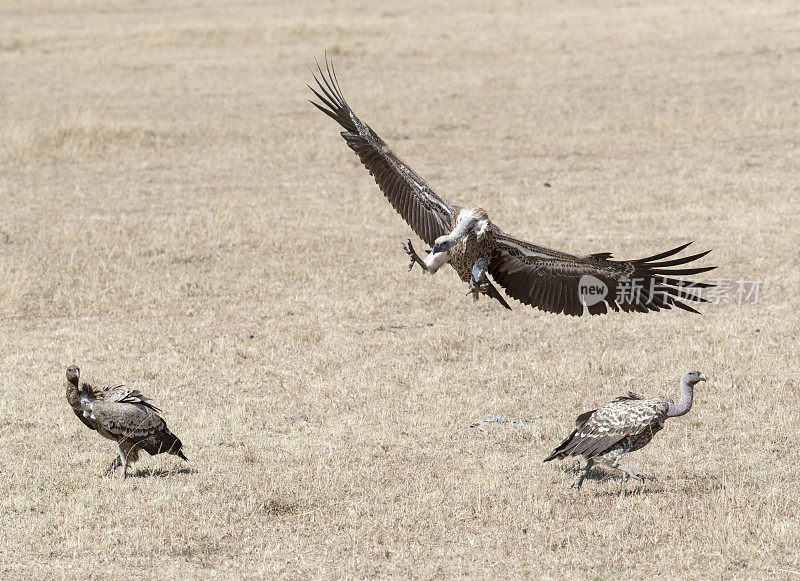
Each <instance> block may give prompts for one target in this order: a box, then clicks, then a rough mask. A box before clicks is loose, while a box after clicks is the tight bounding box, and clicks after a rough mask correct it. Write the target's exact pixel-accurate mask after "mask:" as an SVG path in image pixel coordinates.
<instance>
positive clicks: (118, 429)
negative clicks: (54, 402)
mask: <svg viewBox="0 0 800 581" xmlns="http://www.w3.org/2000/svg"><path fill="white" fill-rule="evenodd" d="M80 377H81V370H80V369H79V368H78V366H76V365H72V366H71V367H68V368H67V401H68V402H69V405H70V406H71V407H72V411H73V412H75V415H76V416H78V419H79V420H80V421H82V422H83V423H84V424H85V425H86V427H88V428H89V429H91V430H97V432H98V433H99V434H100V435H101V436H103V437H104V438H108V439H109V440H114V441H115V442H117V446H118V447H119V456H116V457H115V458H114V460H113V461H112V462H111V465H110V466H109V467H108V469H107V470H106V471H105V474H110V473H111V472H113V471H114V470H115V469H116V468H118V467H119V466H120V465H121V466H122V476H123V478H127V476H128V466H129V465H130V464H133V463H134V462H136V460H138V459H139V450H144V451H145V452H147V453H148V454H150V455H151V456H154V455H156V454H161V453H162V452H168V453H169V454H174V455H175V456H178V457H179V458H181V459H183V460H186V456H184V455H183V451H182V447H183V444H181V441H180V440H179V439H178V437H177V436H176V435H175V434H173V433H172V432H170V431H169V428H167V424H166V422H164V420H163V419H162V418H161V416H160V415H159V412H160V411H161V410H159V409H158V408H157V407H155V406H154V405H153V404H151V403H150V402H149V401H148V399H147V398H146V397H145V396H143V395H142V394H141V393H139V391H138V390H135V389H130V388H128V387H126V386H124V385H117V386H116V387H103V388H102V389H95V388H94V387H92V386H91V385H89V384H88V383H86V382H81V381H80Z"/></svg>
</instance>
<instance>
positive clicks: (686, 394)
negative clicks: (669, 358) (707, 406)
mask: <svg viewBox="0 0 800 581" xmlns="http://www.w3.org/2000/svg"><path fill="white" fill-rule="evenodd" d="M705 380H706V378H705V376H704V375H703V374H702V373H700V372H699V371H687V372H686V373H684V374H683V378H681V400H680V402H678V403H677V404H675V403H672V402H671V401H670V400H668V399H663V398H660V397H653V398H649V399H648V398H645V397H644V396H643V395H639V394H638V393H633V392H628V395H623V396H621V397H618V398H617V399H615V400H614V401H612V402H610V403H607V404H606V405H604V406H602V407H600V408H597V409H596V410H591V411H588V412H586V413H583V414H581V415H579V416H578V419H577V420H575V429H574V430H572V433H571V434H570V435H569V436H567V438H566V439H565V440H564V441H563V442H561V443H560V444H559V445H558V447H557V448H556V449H555V450H553V451H552V452H551V453H550V455H549V456H548V457H547V458H545V459H544V461H545V462H549V461H550V460H555V459H558V460H562V459H564V458H566V457H567V456H583V457H584V458H586V467H585V468H583V470H581V471H580V473H579V474H578V477H577V478H576V479H575V481H574V482H573V483H572V486H571V488H577V489H578V490H580V487H581V484H583V479H584V478H586V474H588V472H589V469H590V468H591V467H592V465H593V464H594V463H595V462H596V463H599V464H601V465H603V466H607V467H608V468H614V469H616V470H619V471H620V472H622V473H623V474H625V477H626V478H628V477H633V478H638V479H640V480H642V481H643V482H644V478H645V477H644V476H643V475H642V474H640V473H639V472H637V471H636V470H633V469H631V468H628V467H627V466H622V465H621V464H620V463H619V461H620V460H621V459H622V457H623V456H624V455H625V454H627V453H628V452H634V451H636V450H640V449H641V448H644V447H645V446H646V445H647V444H648V443H649V442H650V440H651V439H652V438H653V436H654V435H655V434H656V432H658V431H659V430H660V429H661V428H663V427H664V422H665V421H666V419H667V418H674V417H677V416H682V415H684V414H687V413H689V410H690V409H692V402H693V401H694V386H695V385H696V384H697V383H698V382H700V381H705Z"/></svg>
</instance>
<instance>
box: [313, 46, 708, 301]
mask: <svg viewBox="0 0 800 581" xmlns="http://www.w3.org/2000/svg"><path fill="white" fill-rule="evenodd" d="M317 69H318V70H319V75H320V78H317V77H316V76H315V77H314V80H315V81H316V83H317V87H318V88H319V90H317V89H316V88H314V87H311V86H309V88H310V89H311V91H312V92H313V93H314V94H315V95H316V97H317V98H318V99H319V101H320V102H321V103H316V102H314V101H311V103H312V104H313V105H314V106H315V107H317V108H318V109H319V110H320V111H322V112H323V113H325V114H326V115H328V116H329V117H331V118H333V119H334V120H335V121H336V122H337V123H339V125H341V126H342V127H343V128H344V129H345V131H343V132H342V134H341V135H342V137H344V139H345V141H346V142H347V145H348V146H350V148H351V149H352V150H353V151H355V153H356V154H357V155H358V157H359V158H360V159H361V163H362V164H364V166H365V167H366V169H367V170H368V171H369V173H370V174H371V175H372V176H373V177H374V178H375V181H376V182H377V184H378V187H379V188H380V189H381V191H382V192H383V194H384V195H385V196H386V198H387V199H388V200H389V202H390V203H391V204H392V206H393V207H394V209H395V210H397V212H398V213H399V214H400V215H401V216H402V217H403V219H404V220H405V221H406V222H407V223H408V224H409V226H411V228H412V229H413V230H414V232H416V233H417V235H418V236H419V237H420V238H422V240H424V241H425V242H426V243H427V244H429V245H430V246H431V247H432V250H431V251H430V252H429V254H428V256H427V257H426V258H425V259H422V258H420V256H419V255H418V254H417V253H416V251H415V250H414V248H413V246H412V245H411V240H409V241H408V244H407V245H404V248H405V250H406V252H407V253H408V255H409V256H410V257H411V263H410V266H409V268H412V267H413V266H414V264H419V265H420V267H422V269H423V271H427V272H430V273H435V272H436V271H437V270H438V269H439V268H441V267H442V266H443V265H445V264H447V263H449V264H450V265H451V266H452V267H453V268H454V269H455V270H456V272H457V273H458V275H459V277H460V278H461V280H463V281H464V282H467V283H469V292H468V294H469V293H471V294H472V296H473V298H474V299H475V300H477V299H478V296H479V295H480V294H484V295H487V296H489V297H492V298H494V299H496V300H497V301H499V302H500V303H501V304H502V305H503V306H504V307H506V308H511V307H509V305H508V302H506V300H505V298H504V297H503V295H502V294H500V292H499V291H498V290H497V288H496V287H495V286H494V285H493V284H492V282H491V280H490V279H489V276H491V278H492V279H493V280H494V282H495V283H497V284H498V285H500V286H501V287H503V288H504V289H505V292H506V294H507V295H508V296H509V297H511V298H513V299H516V300H518V301H520V302H521V303H523V304H526V305H531V306H533V307H536V308H538V309H541V310H543V311H548V312H551V313H564V314H567V315H574V316H579V315H582V314H583V313H584V312H586V311H588V312H589V313H590V314H592V315H597V314H601V313H606V312H608V310H613V311H619V310H622V311H626V312H631V311H633V312H642V313H646V312H649V311H659V310H661V309H670V308H671V307H673V306H674V307H679V308H681V309H684V310H686V311H690V312H693V313H696V312H697V311H696V310H695V309H694V308H693V307H692V306H690V305H689V303H692V302H694V303H699V302H706V301H705V299H703V298H702V296H701V292H702V289H703V288H708V287H709V286H713V285H711V284H709V283H703V282H699V281H693V280H687V279H684V278H678V277H683V276H688V275H694V274H699V273H702V272H707V271H709V270H712V269H713V268H714V267H713V266H705V267H686V266H685V265H686V264H688V263H690V262H693V261H695V260H697V259H699V258H702V257H703V256H705V255H706V254H708V252H710V251H706V252H701V253H699V254H693V255H691V256H683V257H677V258H676V257H675V256H676V255H677V254H678V253H680V252H681V251H682V250H684V249H685V248H686V247H687V246H689V244H691V242H688V243H686V244H682V245H680V246H678V247H677V248H673V249H671V250H667V251H665V252H660V253H658V254H654V255H653V256H649V257H647V258H640V259H638V260H627V261H618V260H611V253H610V252H599V253H595V254H589V255H586V256H578V255H573V254H568V253H566V252H561V251H559V250H554V249H552V248H547V247H545V246H539V245H537V244H533V243H531V242H527V241H525V240H522V239H520V238H516V237H514V236H510V235H509V234H506V233H505V232H503V231H502V230H501V229H500V228H499V227H497V226H496V225H495V224H494V223H493V222H492V221H491V220H490V219H489V216H488V215H487V213H486V212H485V211H484V210H483V209H481V208H479V207H477V206H475V207H469V208H466V207H464V208H462V207H460V206H456V205H455V204H452V203H450V202H449V201H448V200H447V199H445V198H444V196H442V195H440V194H439V193H437V192H436V190H434V189H433V187H431V186H430V185H429V184H428V183H427V182H426V181H425V180H424V179H423V178H422V177H421V176H420V175H419V174H417V173H416V172H415V171H414V170H413V169H411V167H409V166H408V165H407V164H406V163H405V162H404V161H403V160H402V159H400V158H399V157H398V156H397V155H395V154H394V153H393V152H392V150H391V149H389V147H388V146H387V145H386V143H385V142H384V141H383V139H381V138H380V137H378V135H377V134H376V133H375V132H374V131H373V130H372V129H371V128H370V127H369V126H368V125H367V124H366V123H364V122H363V121H361V120H360V119H359V118H358V117H357V116H356V114H355V113H354V112H353V110H352V109H351V108H350V106H349V105H348V104H347V101H345V98H344V96H343V94H342V91H341V90H340V89H339V84H338V80H337V78H336V73H335V71H334V69H333V67H332V65H330V64H329V63H328V62H327V60H326V72H327V74H326V72H323V70H322V68H321V67H320V66H319V65H317Z"/></svg>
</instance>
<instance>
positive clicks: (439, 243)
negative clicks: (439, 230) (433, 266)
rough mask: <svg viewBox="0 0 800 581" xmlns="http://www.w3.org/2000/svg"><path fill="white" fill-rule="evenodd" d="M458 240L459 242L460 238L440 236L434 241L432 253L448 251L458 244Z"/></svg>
mask: <svg viewBox="0 0 800 581" xmlns="http://www.w3.org/2000/svg"><path fill="white" fill-rule="evenodd" d="M458 242H459V241H458V240H453V239H451V238H450V236H439V237H438V238H437V239H436V240H435V241H434V242H433V248H432V249H431V253H433V254H439V253H441V252H447V251H448V250H450V249H451V248H452V247H453V246H455V245H456V244H458Z"/></svg>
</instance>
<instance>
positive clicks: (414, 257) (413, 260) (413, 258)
mask: <svg viewBox="0 0 800 581" xmlns="http://www.w3.org/2000/svg"><path fill="white" fill-rule="evenodd" d="M403 250H405V252H406V254H408V257H409V265H408V270H411V269H412V268H414V265H415V264H419V265H420V267H421V268H422V270H423V272H424V271H426V270H428V267H427V266H426V265H425V261H424V260H422V259H421V258H420V257H419V254H417V251H416V250H414V246H412V244H411V239H410V238H409V239H408V244H407V245H406V244H403Z"/></svg>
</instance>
